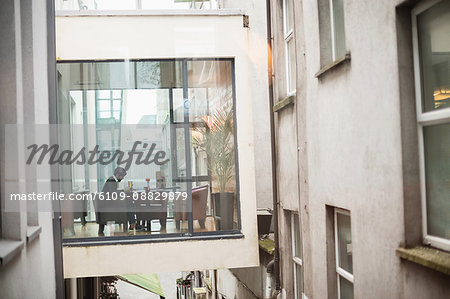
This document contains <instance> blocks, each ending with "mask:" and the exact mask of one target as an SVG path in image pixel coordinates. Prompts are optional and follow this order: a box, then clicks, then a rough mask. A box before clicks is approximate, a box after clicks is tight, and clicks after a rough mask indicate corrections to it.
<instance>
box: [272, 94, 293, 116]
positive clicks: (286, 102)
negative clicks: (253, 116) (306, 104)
mask: <svg viewBox="0 0 450 299" xmlns="http://www.w3.org/2000/svg"><path fill="white" fill-rule="evenodd" d="M294 102H295V96H293V95H292V96H289V97H287V98H285V99H282V100H281V101H279V102H278V103H276V104H275V105H273V108H272V109H273V112H279V111H280V110H283V109H284V108H285V107H287V106H289V105H290V104H294Z"/></svg>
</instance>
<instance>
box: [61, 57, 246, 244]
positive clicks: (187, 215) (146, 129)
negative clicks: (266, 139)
mask: <svg viewBox="0 0 450 299" xmlns="http://www.w3.org/2000/svg"><path fill="white" fill-rule="evenodd" d="M233 64H234V61H233V60H232V59H205V60H200V59H199V60H190V59H183V60H158V61H156V60H139V61H105V62H59V63H58V65H57V70H58V77H59V82H58V87H59V95H58V104H59V106H58V109H59V122H60V123H61V125H60V132H59V133H60V134H59V136H60V143H59V146H60V149H64V150H71V151H72V152H73V153H74V154H75V155H76V154H77V153H80V151H81V154H80V155H79V156H78V158H77V159H76V160H75V159H74V162H73V163H66V165H62V166H60V189H61V192H64V193H65V194H67V196H77V197H78V198H83V200H77V201H69V202H68V203H64V204H63V205H65V206H63V207H62V208H63V213H62V218H63V219H62V223H63V234H64V235H63V237H64V238H65V239H66V241H67V242H71V241H79V240H78V239H79V238H97V237H114V238H123V237H128V238H148V237H151V236H152V235H160V234H169V235H174V236H194V235H202V234H215V233H218V232H220V233H222V234H223V233H225V232H226V233H233V232H238V231H239V208H238V207H239V204H238V203H239V198H238V196H237V194H239V192H238V190H237V188H238V184H237V169H236V148H237V147H236V144H235V140H236V139H235V109H234V107H235V106H234V86H233V84H234V82H233V76H234V74H233V72H234V65H233ZM83 149H84V151H83ZM82 156H84V157H85V159H84V160H82V158H81V157H82ZM127 159H128V160H127ZM83 161H84V162H83Z"/></svg>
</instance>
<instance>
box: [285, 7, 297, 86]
mask: <svg viewBox="0 0 450 299" xmlns="http://www.w3.org/2000/svg"><path fill="white" fill-rule="evenodd" d="M283 36H284V45H285V56H286V59H285V60H286V83H287V93H288V95H291V94H293V93H295V78H296V76H295V41H294V3H293V0H283Z"/></svg>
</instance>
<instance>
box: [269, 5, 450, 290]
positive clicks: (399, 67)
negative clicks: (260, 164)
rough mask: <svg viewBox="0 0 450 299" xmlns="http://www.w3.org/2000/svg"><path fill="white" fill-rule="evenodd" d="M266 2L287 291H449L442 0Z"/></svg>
mask: <svg viewBox="0 0 450 299" xmlns="http://www.w3.org/2000/svg"><path fill="white" fill-rule="evenodd" d="M270 9H271V20H272V53H273V67H274V76H273V82H274V94H273V96H274V102H275V105H274V106H273V110H274V113H275V114H276V121H275V126H276V130H275V132H276V135H277V137H276V156H277V182H278V196H279V199H278V201H279V205H278V207H279V223H278V226H279V228H278V229H279V232H280V238H279V240H280V244H279V246H280V269H281V290H280V291H281V294H282V298H445V297H446V296H448V294H449V291H450V290H449V285H450V284H449V282H450V277H449V276H448V275H449V268H448V262H449V253H448V250H449V247H448V244H449V234H448V227H449V222H448V221H449V219H450V218H449V211H450V210H449V205H448V198H449V196H448V195H449V192H450V190H449V187H448V179H449V172H448V169H449V166H448V163H447V161H448V158H449V152H448V150H447V149H445V148H447V146H446V144H448V142H449V140H450V135H449V134H448V132H449V131H448V128H447V127H448V118H447V116H448V113H449V108H448V104H447V103H448V94H447V89H448V87H449V82H450V81H449V80H450V79H449V75H448V67H449V58H448V57H449V56H448V53H449V49H450V48H449V43H448V32H449V28H450V27H449V26H450V25H449V22H448V20H449V13H450V10H449V5H448V1H345V0H344V1H337V0H336V1H335V0H319V1H292V0H283V1H281V0H280V1H271V6H270ZM438 161H439V162H438ZM427 265H428V266H427ZM430 268H431V269H430Z"/></svg>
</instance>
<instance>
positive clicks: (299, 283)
mask: <svg viewBox="0 0 450 299" xmlns="http://www.w3.org/2000/svg"><path fill="white" fill-rule="evenodd" d="M294 265H295V275H296V282H295V283H296V291H297V298H298V299H302V298H303V297H302V292H303V279H302V266H300V265H299V264H297V263H294Z"/></svg>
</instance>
